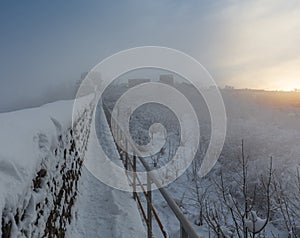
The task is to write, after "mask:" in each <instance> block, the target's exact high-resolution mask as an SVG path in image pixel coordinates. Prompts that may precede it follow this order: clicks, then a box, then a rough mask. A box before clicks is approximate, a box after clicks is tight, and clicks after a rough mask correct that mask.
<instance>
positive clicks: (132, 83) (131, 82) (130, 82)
mask: <svg viewBox="0 0 300 238" xmlns="http://www.w3.org/2000/svg"><path fill="white" fill-rule="evenodd" d="M149 82H150V79H128V87H129V88H131V87H134V86H136V85H139V84H141V83H149Z"/></svg>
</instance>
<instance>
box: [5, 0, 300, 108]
mask: <svg viewBox="0 0 300 238" xmlns="http://www.w3.org/2000/svg"><path fill="white" fill-rule="evenodd" d="M0 4H1V6H0V30H1V31H0V32H1V33H0V34H1V37H0V52H1V54H0V80H1V88H0V95H1V98H0V99H1V100H0V102H1V103H0V104H1V105H4V104H7V103H9V102H10V101H18V100H20V99H21V100H23V99H24V98H27V97H32V95H35V94H43V93H44V92H45V91H47V88H48V87H49V86H55V85H59V84H61V83H69V82H75V81H76V80H78V79H79V78H80V74H81V73H82V72H84V71H88V70H89V69H91V68H92V67H93V66H94V65H96V64H97V63H99V62H100V61H101V60H102V59H104V58H105V57H107V56H109V55H111V54H113V53H116V52H118V51H120V50H124V49H127V48H131V47H136V46H144V45H158V46H166V47H171V48H175V49H178V50H181V51H183V52H185V53H187V54H190V55H191V56H193V57H194V58H196V59H197V60H198V61H199V62H200V63H202V64H203V65H204V66H205V67H206V68H207V69H208V70H209V72H210V73H211V75H212V76H213V78H214V79H215V80H216V82H217V84H218V85H219V86H221V87H223V86H224V85H227V84H228V85H232V86H234V87H236V88H260V89H268V90H292V89H294V88H300V67H299V66H300V43H299V42H300V1H299V0H252V1H238V0H220V1H213V0H205V1H198V0H188V1H180V0H173V1H171V0H152V1H150V0H148V1H141V0H124V1H99V0H92V1H82V0H73V1H60V0H52V1H32V0H26V1H10V0H4V1H1V3H0ZM1 105H0V107H1Z"/></svg>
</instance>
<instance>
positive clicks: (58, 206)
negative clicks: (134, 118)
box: [0, 98, 145, 237]
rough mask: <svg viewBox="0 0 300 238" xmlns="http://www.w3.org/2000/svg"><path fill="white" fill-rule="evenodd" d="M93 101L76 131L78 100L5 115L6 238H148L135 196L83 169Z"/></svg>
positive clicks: (1, 177)
mask: <svg viewBox="0 0 300 238" xmlns="http://www.w3.org/2000/svg"><path fill="white" fill-rule="evenodd" d="M88 102H89V99H87V98H85V99H82V103H86V109H87V110H86V111H84V112H78V114H77V117H76V118H75V119H76V123H75V124H76V125H77V126H76V127H75V128H72V129H71V125H72V109H73V101H58V102H54V103H50V104H47V105H44V106H42V107H38V108H32V109H24V110H20V111H16V112H10V113H2V114H0V125H1V135H0V144H1V151H0V214H1V216H2V222H1V223H0V237H1V236H2V235H3V237H42V236H46V237H47V236H50V237H53V235H56V236H63V235H64V234H66V235H67V237H145V229H144V225H143V224H142V222H141V219H140V215H139V213H138V210H137V207H136V204H135V203H134V201H133V199H132V197H131V194H129V193H125V192H120V191H115V190H114V189H112V188H110V187H107V186H106V185H104V184H102V183H101V182H100V181H98V180H97V179H96V178H94V177H93V175H92V174H90V173H89V172H88V170H87V169H85V168H84V167H82V162H83V159H85V158H86V157H89V156H97V155H94V154H93V153H92V147H93V143H95V142H96V143H98V142H97V141H95V140H94V141H93V140H92V139H91V140H89V143H88V137H89V133H88V130H89V128H87V126H90V125H89V124H88V122H89V120H88V119H89V113H91V111H90V107H89V104H88ZM104 122H106V121H104ZM104 126H106V127H107V125H106V124H104ZM108 146H109V145H108ZM111 146H113V144H111ZM86 149H87V151H86ZM110 150H115V148H113V147H112V148H110ZM85 155H86V156H85ZM74 204H75V205H74ZM65 232H66V233H65Z"/></svg>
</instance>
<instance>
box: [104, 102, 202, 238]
mask: <svg viewBox="0 0 300 238" xmlns="http://www.w3.org/2000/svg"><path fill="white" fill-rule="evenodd" d="M102 106H103V110H104V113H105V115H106V119H107V121H108V125H109V127H110V130H111V131H112V130H114V132H115V133H112V134H114V135H117V136H118V137H121V138H122V139H125V140H126V137H125V134H124V133H123V131H122V130H121V128H120V127H119V126H118V122H117V121H116V120H115V119H114V118H112V115H111V112H110V111H109V109H108V108H107V106H106V105H105V104H104V103H102ZM111 120H114V125H115V128H112V127H111V126H112V125H111V123H110V121H111ZM114 140H115V138H114ZM126 143H128V140H126ZM115 144H116V146H117V149H118V152H119V154H120V158H121V160H122V161H123V164H124V167H125V169H126V170H131V171H132V172H133V176H132V177H131V176H127V178H128V180H129V183H130V184H131V186H132V189H133V198H134V200H136V202H137V204H138V207H139V209H140V211H141V214H142V217H143V219H144V221H145V223H146V225H147V233H148V238H152V237H153V232H152V231H153V230H152V222H153V217H154V219H155V221H156V222H157V224H158V227H159V228H160V231H161V234H162V236H163V237H164V238H167V237H168V234H167V232H166V231H165V229H164V226H163V223H162V221H161V220H160V218H159V216H158V213H157V211H156V209H155V208H154V206H153V203H152V194H151V186H152V183H154V184H155V185H156V186H157V188H158V190H159V192H160V194H161V195H162V197H163V198H164V200H165V201H166V202H167V204H168V206H169V208H170V209H171V210H172V212H173V214H174V215H175V216H176V217H177V219H178V221H179V223H180V238H200V235H199V234H198V233H197V232H196V230H195V229H194V227H193V226H192V224H191V223H190V222H189V221H188V219H187V218H186V217H185V215H184V214H183V212H182V211H181V209H180V208H179V206H178V205H177V204H176V202H175V201H174V199H173V198H172V197H171V196H170V195H169V193H168V192H167V191H166V190H165V189H164V188H162V187H160V182H159V181H158V180H157V179H156V178H155V177H154V175H153V174H152V173H151V167H150V166H149V164H148V163H147V162H146V161H145V159H144V158H143V157H141V156H139V154H138V151H136V154H135V155H133V156H131V155H129V154H128V153H127V152H126V151H123V150H122V149H121V148H120V147H119V146H118V144H117V143H116V142H115ZM131 146H133V145H131ZM137 162H140V163H141V165H142V166H143V167H144V169H145V170H146V171H147V172H149V173H148V175H147V184H146V185H144V184H143V183H142V182H141V179H140V178H139V177H138V176H137V175H136V173H135V172H136V168H137V167H136V165H137ZM137 186H140V187H141V190H142V193H141V195H142V196H144V197H145V199H146V203H147V208H146V209H145V208H144V207H143V205H142V201H141V197H140V195H139V193H137V192H136V187H137ZM145 186H146V187H145Z"/></svg>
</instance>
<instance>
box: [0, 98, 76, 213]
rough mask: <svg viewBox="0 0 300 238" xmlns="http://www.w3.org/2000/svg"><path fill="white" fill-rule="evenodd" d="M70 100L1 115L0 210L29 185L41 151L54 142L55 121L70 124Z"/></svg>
mask: <svg viewBox="0 0 300 238" xmlns="http://www.w3.org/2000/svg"><path fill="white" fill-rule="evenodd" d="M72 106H73V101H60V102H56V103H51V104H47V105H44V106H42V107H39V108H32V109H26V110H20V111H16V112H9V113H1V114H0V125H1V134H0V144H1V150H0V191H1V193H0V211H1V210H2V209H3V206H4V204H5V203H6V204H16V203H17V202H18V199H19V197H20V196H23V194H24V192H26V190H27V189H28V187H29V186H30V185H31V181H32V179H33V177H34V175H35V172H36V170H37V167H38V165H39V164H40V163H41V159H42V156H43V150H44V149H45V148H49V149H51V146H52V145H53V144H55V142H56V141H57V137H58V136H59V135H58V134H57V132H58V131H57V130H58V129H59V128H58V124H57V125H56V126H55V123H54V122H59V125H61V127H63V128H68V127H70V126H71V119H72V118H71V115H72Z"/></svg>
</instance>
